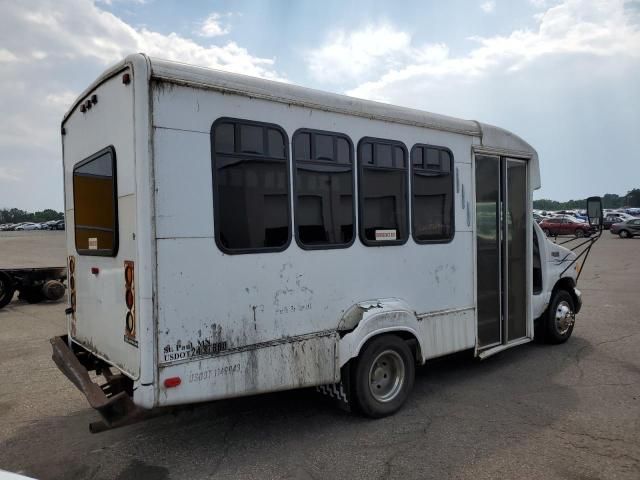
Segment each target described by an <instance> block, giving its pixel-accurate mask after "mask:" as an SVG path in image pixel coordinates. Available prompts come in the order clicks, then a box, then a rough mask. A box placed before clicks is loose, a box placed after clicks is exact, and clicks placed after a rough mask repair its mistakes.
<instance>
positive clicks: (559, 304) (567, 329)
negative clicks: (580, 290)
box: [544, 290, 576, 344]
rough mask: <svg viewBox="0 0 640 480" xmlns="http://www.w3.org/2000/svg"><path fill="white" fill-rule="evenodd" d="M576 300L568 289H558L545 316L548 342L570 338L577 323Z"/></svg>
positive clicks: (556, 342)
mask: <svg viewBox="0 0 640 480" xmlns="http://www.w3.org/2000/svg"><path fill="white" fill-rule="evenodd" d="M575 319H576V314H575V302H574V301H573V297H572V296H571V294H570V293H569V292H567V291H566V290H557V291H556V292H555V294H554V295H553V298H552V299H551V303H550V304H549V309H548V310H547V312H546V314H545V318H544V336H545V340H546V342H547V343H553V344H558V343H564V342H566V341H567V340H569V337H571V334H572V333H573V326H574V324H575Z"/></svg>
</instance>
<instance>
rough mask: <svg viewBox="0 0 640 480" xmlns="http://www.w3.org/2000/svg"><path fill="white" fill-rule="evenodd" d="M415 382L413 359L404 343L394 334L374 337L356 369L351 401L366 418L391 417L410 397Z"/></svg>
mask: <svg viewBox="0 0 640 480" xmlns="http://www.w3.org/2000/svg"><path fill="white" fill-rule="evenodd" d="M414 379H415V359H414V358H413V354H412V353H411V349H410V348H409V347H408V346H407V343H406V342H405V341H404V340H402V339H401V338H400V337H397V336H395V335H383V336H380V337H377V338H374V339H373V340H372V341H371V342H370V343H369V344H367V345H366V346H365V347H364V349H363V351H362V352H360V356H359V357H358V361H357V364H356V366H355V375H354V378H353V389H352V391H353V392H354V393H355V398H354V400H355V401H356V405H357V407H359V409H360V410H361V411H362V413H364V414H365V415H367V416H369V417H373V418H380V417H386V416H387V415H392V414H394V413H395V412H397V411H398V410H399V409H400V407H402V405H403V404H404V402H405V401H406V400H407V398H408V397H409V393H410V392H411V390H412V388H413V382H414Z"/></svg>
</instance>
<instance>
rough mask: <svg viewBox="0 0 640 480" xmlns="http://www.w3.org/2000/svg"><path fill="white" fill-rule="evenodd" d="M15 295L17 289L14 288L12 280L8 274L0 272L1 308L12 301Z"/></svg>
mask: <svg viewBox="0 0 640 480" xmlns="http://www.w3.org/2000/svg"><path fill="white" fill-rule="evenodd" d="M14 293H16V289H15V288H14V287H13V284H12V282H11V278H10V277H9V275H7V274H6V273H2V272H0V308H2V307H4V306H5V305H7V304H8V303H9V302H10V301H11V299H12V298H13V294H14Z"/></svg>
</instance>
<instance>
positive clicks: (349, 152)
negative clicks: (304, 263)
mask: <svg viewBox="0 0 640 480" xmlns="http://www.w3.org/2000/svg"><path fill="white" fill-rule="evenodd" d="M293 159H294V162H293V165H294V168H295V171H294V172H295V173H294V186H295V192H294V195H295V208H294V211H295V229H296V240H297V241H298V244H299V245H300V246H301V247H302V248H309V249H312V248H339V247H346V246H349V245H351V243H352V242H353V239H354V233H355V230H354V224H355V210H354V201H353V189H354V188H353V146H352V144H351V141H350V140H349V138H348V137H347V136H346V135H343V134H340V133H332V132H322V131H316V130H308V129H301V130H298V131H297V132H296V133H295V134H294V135H293Z"/></svg>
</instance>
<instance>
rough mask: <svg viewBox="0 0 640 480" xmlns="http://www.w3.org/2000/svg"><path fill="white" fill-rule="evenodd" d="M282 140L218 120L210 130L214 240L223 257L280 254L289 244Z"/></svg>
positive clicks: (272, 129) (264, 129) (265, 127)
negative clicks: (262, 253) (245, 254)
mask: <svg viewBox="0 0 640 480" xmlns="http://www.w3.org/2000/svg"><path fill="white" fill-rule="evenodd" d="M287 144H288V141H287V136H286V134H285V132H284V130H282V128H280V127H279V126H277V125H273V124H269V123H261V122H253V121H249V120H238V119H230V118H223V119H219V120H217V121H216V122H215V123H214V124H213V126H212V128H211V146H212V148H211V156H212V170H213V195H214V200H213V207H214V221H215V239H216V243H217V244H218V247H219V248H220V249H221V250H222V251H224V252H226V253H231V254H233V253H251V252H265V251H282V250H284V249H285V248H287V246H288V244H289V241H290V239H291V231H290V226H289V225H290V223H291V222H290V217H291V212H290V197H289V172H288V166H287V159H288V153H289V152H288V148H287Z"/></svg>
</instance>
